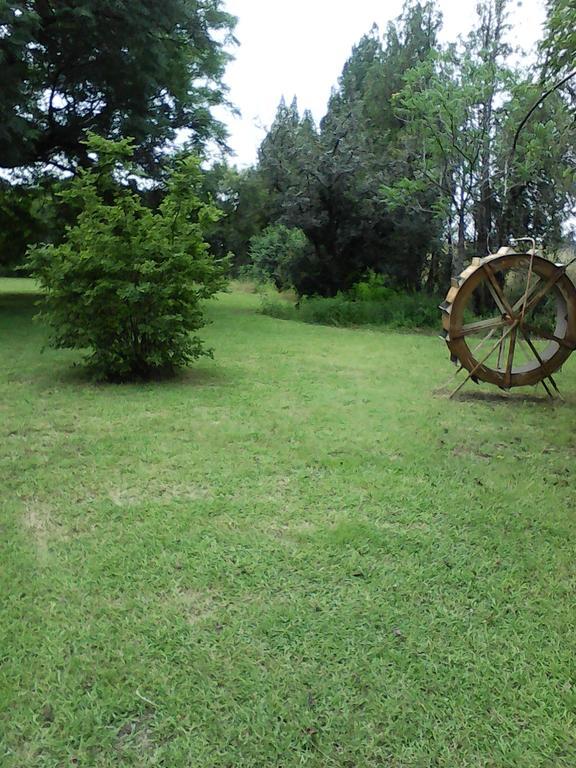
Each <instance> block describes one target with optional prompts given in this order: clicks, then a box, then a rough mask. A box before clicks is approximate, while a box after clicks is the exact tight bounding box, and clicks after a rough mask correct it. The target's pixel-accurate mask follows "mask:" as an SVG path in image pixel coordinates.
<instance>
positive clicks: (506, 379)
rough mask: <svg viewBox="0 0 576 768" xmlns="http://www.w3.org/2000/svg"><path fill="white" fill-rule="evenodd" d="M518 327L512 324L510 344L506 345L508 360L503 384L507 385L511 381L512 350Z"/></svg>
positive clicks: (513, 349) (514, 348)
mask: <svg viewBox="0 0 576 768" xmlns="http://www.w3.org/2000/svg"><path fill="white" fill-rule="evenodd" d="M517 334H518V328H517V327H516V326H514V328H512V333H511V334H510V346H509V347H508V360H507V361H506V372H505V374H504V386H505V387H509V386H510V382H511V381H512V363H513V362H514V352H515V350H516V336H517Z"/></svg>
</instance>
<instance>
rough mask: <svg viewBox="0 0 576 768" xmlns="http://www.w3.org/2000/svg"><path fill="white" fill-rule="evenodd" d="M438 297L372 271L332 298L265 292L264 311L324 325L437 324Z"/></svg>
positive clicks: (430, 325)
mask: <svg viewBox="0 0 576 768" xmlns="http://www.w3.org/2000/svg"><path fill="white" fill-rule="evenodd" d="M438 303H439V299H438V298H437V297H434V296H430V295H428V294H424V293H404V292H401V291H395V290H394V289H392V288H390V287H388V286H387V285H386V284H385V281H384V278H383V277H382V275H377V274H375V273H373V272H372V273H369V274H368V276H367V277H366V279H365V280H362V281H360V282H359V283H357V284H356V285H355V286H353V287H352V288H351V289H350V291H347V292H345V293H338V294H337V295H336V296H334V297H332V298H323V297H318V296H311V297H305V298H302V299H301V300H300V301H299V302H298V304H297V305H293V304H290V303H289V302H287V301H283V300H281V299H280V298H278V297H274V296H270V295H269V294H268V295H265V296H264V297H263V302H262V312H263V313H264V314H265V315H270V316H271V317H277V318H280V319H283V320H300V321H302V322H305V323H318V324H321V325H338V326H351V325H385V326H387V327H389V328H437V327H438V324H439V312H438Z"/></svg>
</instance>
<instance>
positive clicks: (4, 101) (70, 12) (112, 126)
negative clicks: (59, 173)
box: [0, 0, 234, 169]
mask: <svg viewBox="0 0 576 768" xmlns="http://www.w3.org/2000/svg"><path fill="white" fill-rule="evenodd" d="M221 6H222V2H221V0H162V2H159V1H158V0H122V2H118V1H117V0H17V1H16V2H8V1H7V0H0V71H1V73H2V81H1V84H0V115H1V118H0V167H4V168H18V167H27V166H31V165H33V164H43V165H46V164H50V163H53V164H58V165H61V166H63V167H66V168H70V167H74V166H75V165H76V164H78V163H80V164H81V165H86V164H87V151H86V146H85V145H84V144H82V140H83V138H84V137H85V135H86V132H87V131H94V132H97V133H98V134H99V135H102V136H107V137H109V138H114V139H118V138H120V137H123V136H130V137H133V138H134V140H135V145H136V157H137V160H138V161H139V162H141V163H143V164H145V165H146V166H147V167H148V168H149V169H152V168H154V167H155V166H156V164H157V161H158V160H159V157H160V154H161V153H162V151H163V150H164V149H165V148H166V147H167V145H169V143H170V142H171V141H172V140H173V139H174V138H175V136H176V133H177V131H178V130H180V129H187V130H189V131H190V139H191V143H192V145H193V146H194V148H195V149H198V148H200V147H202V146H203V145H204V143H205V142H206V141H207V140H208V139H210V138H215V139H216V140H218V141H221V142H222V141H223V140H224V138H225V136H224V132H223V128H222V126H221V125H220V124H219V123H218V122H217V121H216V120H215V119H214V118H213V116H212V114H211V108H212V107H213V106H214V105H216V104H220V103H222V102H223V101H224V100H225V93H224V88H223V86H222V82H221V78H222V74H223V71H224V67H225V64H226V62H227V60H228V55H227V54H226V52H225V50H224V46H225V44H226V43H227V42H228V41H229V39H230V34H231V31H232V29H233V26H234V19H233V17H231V16H230V15H228V14H227V13H225V12H224V11H223V10H222V7H221Z"/></svg>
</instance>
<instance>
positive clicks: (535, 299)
mask: <svg viewBox="0 0 576 768" xmlns="http://www.w3.org/2000/svg"><path fill="white" fill-rule="evenodd" d="M563 276H564V270H563V269H559V270H558V273H557V274H556V275H553V276H552V277H551V278H550V279H549V280H548V281H547V282H546V283H544V285H543V286H542V288H540V289H539V290H538V291H536V292H535V293H533V295H532V297H531V298H529V299H528V301H527V302H526V304H525V307H524V315H527V314H528V313H529V312H532V310H533V309H534V308H535V307H536V306H537V305H538V304H539V303H540V302H541V301H542V299H543V298H544V296H546V294H547V293H548V292H549V291H550V290H551V289H552V288H554V286H555V285H556V283H557V282H558V280H560V278H561V277H563ZM520 306H522V301H521V302H520Z"/></svg>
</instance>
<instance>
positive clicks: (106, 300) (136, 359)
mask: <svg viewBox="0 0 576 768" xmlns="http://www.w3.org/2000/svg"><path fill="white" fill-rule="evenodd" d="M87 143H88V147H89V149H90V151H91V152H93V153H96V155H97V162H96V165H95V166H94V167H93V168H91V169H89V170H83V171H80V173H79V174H78V176H77V177H76V178H75V179H74V180H73V182H72V183H71V184H70V186H69V187H68V188H67V189H66V190H65V191H64V192H62V193H61V198H62V199H63V201H64V203H69V204H71V205H73V206H75V207H76V208H78V209H79V210H80V213H79V215H78V219H77V221H76V223H75V224H74V225H73V226H71V227H69V228H68V230H67V234H66V238H65V241H64V242H63V243H62V244H61V245H58V246H54V245H45V246H41V247H34V248H32V249H31V251H30V252H29V256H28V266H29V267H30V269H31V270H32V272H33V274H34V275H35V276H36V277H37V278H38V280H39V281H40V284H41V286H42V288H43V289H44V290H45V291H46V298H45V301H44V312H43V316H44V317H45V318H46V319H47V321H48V323H49V325H50V327H51V331H52V336H51V343H52V345H53V346H55V347H59V348H72V349H87V350H88V353H87V358H86V360H87V363H88V365H89V367H90V369H91V370H92V372H93V374H94V375H95V377H96V378H98V379H109V380H125V379H130V378H134V377H143V378H149V377H151V376H153V375H157V374H159V373H171V372H173V371H174V370H175V369H176V368H179V367H181V366H184V365H186V364H188V363H189V362H190V361H192V360H194V359H196V358H197V357H199V356H200V355H205V354H210V351H209V350H206V349H205V348H204V346H203V343H202V341H201V340H200V339H199V338H198V337H197V336H196V335H194V332H195V331H196V330H198V329H199V328H201V327H202V326H203V325H204V319H203V314H202V309H201V306H200V301H201V300H202V299H206V298H208V297H210V296H212V295H213V294H214V293H215V292H216V291H217V290H219V289H220V288H222V287H223V284H224V278H223V274H224V270H223V267H222V265H221V264H217V263H216V262H215V261H214V260H213V259H212V257H211V256H210V255H209V253H208V247H207V245H206V243H205V242H204V240H203V237H202V231H203V226H204V225H205V224H206V223H207V222H208V221H211V220H214V219H215V217H216V216H217V214H216V211H215V210H214V209H213V208H211V207H210V206H206V205H204V204H203V203H201V202H200V200H199V197H198V196H197V195H196V193H195V189H196V188H197V185H198V183H199V180H200V171H199V167H198V162H197V160H196V159H194V158H190V157H188V158H185V159H182V160H180V161H179V162H178V165H177V166H176V167H175V169H174V172H173V173H172V176H171V178H170V180H169V182H168V187H167V194H166V196H165V198H164V200H163V202H162V203H161V204H160V206H159V208H158V210H157V212H154V211H152V210H150V209H149V208H147V207H146V206H144V205H143V203H142V201H141V199H140V197H139V196H138V194H136V193H135V192H132V191H131V190H130V189H128V188H127V187H126V186H121V185H120V184H119V183H118V181H117V176H118V174H119V173H126V172H128V171H129V170H130V167H129V165H128V164H127V162H128V160H129V158H130V156H131V152H132V149H131V142H130V141H129V140H122V141H120V142H111V141H107V140H105V139H102V138H100V137H97V136H93V135H92V136H91V137H90V138H89V140H88V142H87Z"/></svg>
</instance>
